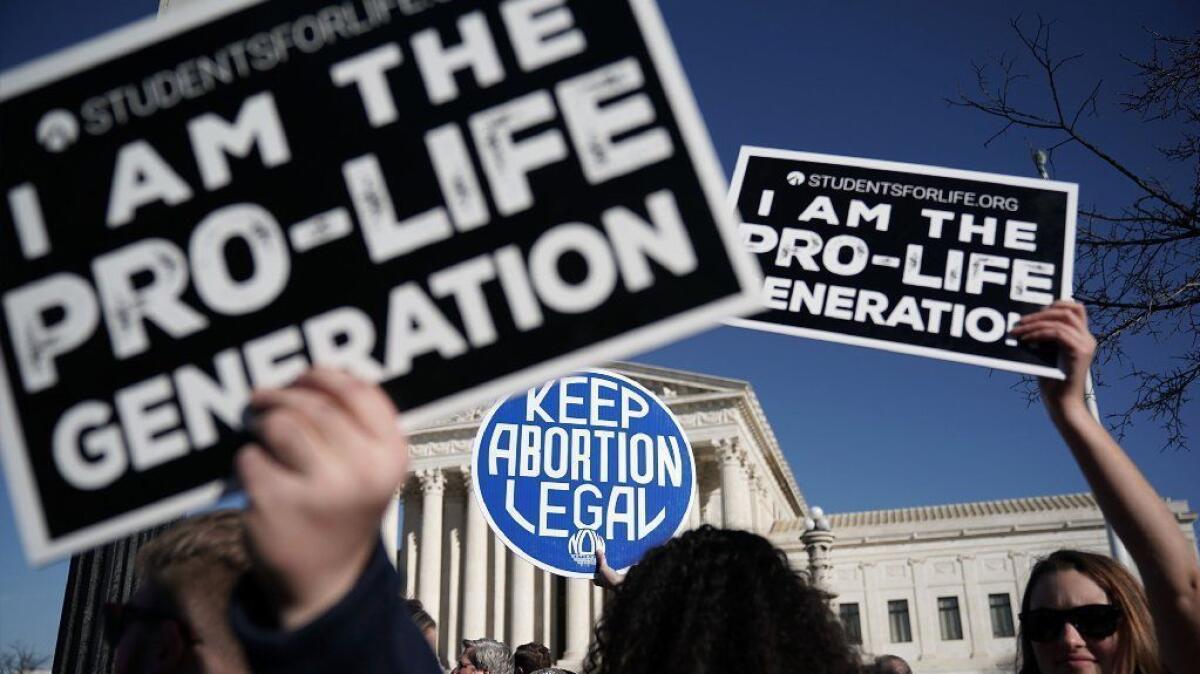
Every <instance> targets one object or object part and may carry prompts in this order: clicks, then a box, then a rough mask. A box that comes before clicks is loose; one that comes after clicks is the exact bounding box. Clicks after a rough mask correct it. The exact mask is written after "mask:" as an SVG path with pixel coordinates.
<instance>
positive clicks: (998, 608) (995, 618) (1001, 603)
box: [988, 592, 1017, 637]
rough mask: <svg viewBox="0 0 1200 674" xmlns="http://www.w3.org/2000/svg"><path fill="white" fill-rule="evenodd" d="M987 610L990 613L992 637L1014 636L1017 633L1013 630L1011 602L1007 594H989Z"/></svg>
mask: <svg viewBox="0 0 1200 674" xmlns="http://www.w3.org/2000/svg"><path fill="white" fill-rule="evenodd" d="M988 608H989V609H991V612H992V636H994V637H1011V636H1016V634H1017V632H1016V630H1014V629H1013V619H1012V601H1011V600H1010V599H1009V597H1008V593H1007V592H1003V593H1001V594H989V595H988Z"/></svg>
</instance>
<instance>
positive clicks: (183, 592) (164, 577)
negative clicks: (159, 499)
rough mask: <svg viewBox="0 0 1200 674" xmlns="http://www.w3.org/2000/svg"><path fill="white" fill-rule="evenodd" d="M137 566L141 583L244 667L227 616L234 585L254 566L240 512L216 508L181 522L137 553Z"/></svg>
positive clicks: (210, 642) (216, 649)
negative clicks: (149, 587)
mask: <svg viewBox="0 0 1200 674" xmlns="http://www.w3.org/2000/svg"><path fill="white" fill-rule="evenodd" d="M136 564H137V570H138V575H139V576H140V577H141V578H142V582H147V581H148V582H150V583H152V584H153V586H154V587H155V588H156V589H158V590H159V591H161V592H162V593H163V594H165V595H166V599H168V600H169V601H170V602H171V603H172V604H173V606H174V609H175V610H176V611H178V615H179V617H180V618H181V619H184V620H186V622H187V623H188V624H189V626H190V627H191V628H192V630H193V631H194V632H196V633H197V636H200V637H201V638H202V640H203V641H205V642H207V643H208V644H209V646H211V647H212V648H213V649H214V650H215V651H218V652H220V653H222V654H223V655H224V656H225V657H226V658H228V659H230V660H232V661H234V662H236V663H238V664H239V665H241V666H243V667H244V659H243V656H242V652H241V647H240V645H239V644H238V642H237V639H236V638H235V637H234V636H233V630H232V629H231V628H230V626H229V618H228V613H229V601H230V597H231V596H232V594H233V588H234V586H235V585H236V584H237V581H238V579H239V578H241V576H242V574H244V573H245V572H246V571H248V570H249V569H250V554H249V550H248V549H247V547H246V527H245V523H244V522H243V520H242V513H241V511H238V510H217V511H213V512H210V513H205V514H203V515H197V516H196V517H191V518H188V519H186V520H183V521H182V522H179V523H178V524H176V525H174V526H172V527H171V528H170V529H168V530H166V531H165V532H163V533H162V534H160V535H159V536H158V537H156V538H155V539H154V540H152V541H150V542H149V543H147V544H146V545H145V547H143V548H142V549H141V550H140V551H138V556H137V562H136ZM247 671H248V670H247Z"/></svg>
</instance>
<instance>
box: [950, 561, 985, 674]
mask: <svg viewBox="0 0 1200 674" xmlns="http://www.w3.org/2000/svg"><path fill="white" fill-rule="evenodd" d="M958 563H959V565H960V566H961V567H962V578H963V586H964V587H963V603H964V604H966V606H964V607H963V608H965V609H966V614H967V616H966V620H964V621H963V622H965V623H966V624H967V629H968V630H970V631H971V657H973V658H980V657H986V656H987V655H988V641H989V640H990V638H991V626H990V625H988V622H989V620H988V618H989V615H988V607H987V606H985V605H984V604H983V596H982V593H981V591H980V588H979V560H978V559H976V558H975V555H959V557H958Z"/></svg>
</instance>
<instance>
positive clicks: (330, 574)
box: [279, 546, 373, 632]
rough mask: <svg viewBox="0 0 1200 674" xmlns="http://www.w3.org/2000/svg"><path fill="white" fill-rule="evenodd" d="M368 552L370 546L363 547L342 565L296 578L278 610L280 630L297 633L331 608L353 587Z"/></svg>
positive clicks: (367, 556)
mask: <svg viewBox="0 0 1200 674" xmlns="http://www.w3.org/2000/svg"><path fill="white" fill-rule="evenodd" d="M372 552H373V547H372V546H365V547H364V548H362V549H360V550H358V551H357V552H356V553H355V554H354V556H352V557H350V558H348V560H347V561H346V562H345V563H343V564H338V565H336V566H334V567H332V568H330V569H328V570H324V571H321V572H316V573H312V574H306V577H305V578H303V579H300V578H297V583H296V587H294V588H293V592H291V593H290V595H291V598H290V600H289V601H286V602H284V603H283V604H282V605H281V606H280V608H279V622H280V625H281V626H282V627H283V629H284V630H286V631H289V632H291V631H294V630H297V629H300V628H301V627H304V626H305V625H308V624H309V623H311V622H312V621H314V620H316V619H317V618H318V617H319V616H320V615H322V614H323V613H325V612H326V611H328V610H329V609H330V608H333V606H334V605H335V604H337V603H338V602H339V601H341V600H342V598H343V597H345V596H346V595H347V594H349V592H350V590H351V589H352V588H353V587H354V584H355V583H356V582H357V581H358V578H359V576H361V575H362V573H363V570H364V569H366V567H367V563H368V562H369V561H370V558H371V553H372Z"/></svg>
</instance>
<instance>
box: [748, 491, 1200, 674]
mask: <svg viewBox="0 0 1200 674" xmlns="http://www.w3.org/2000/svg"><path fill="white" fill-rule="evenodd" d="M1168 506H1169V507H1170V509H1171V511H1172V512H1173V513H1174V514H1175V517H1176V520H1177V521H1178V522H1179V526H1180V528H1181V529H1182V530H1183V532H1184V535H1185V536H1187V537H1188V539H1189V540H1190V541H1191V542H1192V548H1193V549H1195V547H1196V537H1195V531H1194V527H1193V525H1194V523H1195V521H1196V513H1194V512H1191V511H1190V509H1189V507H1188V504H1187V502H1186V501H1183V502H1178V501H1177V502H1169V503H1168ZM828 519H829V523H830V525H831V529H832V531H833V533H834V536H835V542H834V544H833V546H832V548H831V550H830V552H829V558H828V569H827V571H826V574H825V576H826V585H827V587H828V589H829V590H830V591H831V592H833V593H834V594H836V595H837V596H836V598H835V599H834V601H833V603H834V609H835V610H836V611H837V612H838V613H839V615H840V616H841V618H842V622H843V624H844V625H845V626H846V628H847V632H848V634H850V635H851V637H857V641H858V642H859V643H860V644H861V648H862V650H863V652H864V653H868V654H884V653H892V654H895V655H899V656H901V657H903V658H904V659H906V660H908V661H909V662H910V663H912V665H913V669H914V671H918V672H922V673H924V672H937V673H944V674H993V673H994V674H1000V673H1004V674H1012V673H1013V672H1015V671H1016V670H1015V668H1014V657H1015V654H1016V638H1015V632H1016V626H1017V613H1018V612H1019V611H1020V602H1021V597H1022V595H1023V594H1024V592H1025V582H1026V580H1027V579H1028V577H1029V570H1030V568H1031V567H1032V565H1033V564H1034V563H1035V562H1036V561H1037V559H1038V558H1040V557H1044V556H1045V555H1047V554H1049V553H1050V552H1053V551H1054V550H1058V549H1060V548H1074V549H1078V550H1086V551H1089V552H1096V553H1099V554H1105V555H1107V554H1109V550H1110V548H1109V541H1108V534H1107V530H1106V527H1105V524H1104V518H1103V516H1102V515H1101V512H1100V509H1099V507H1097V505H1096V502H1095V500H1094V499H1093V498H1092V496H1091V495H1090V494H1066V495H1059V496H1040V497H1033V498H1022V499H1008V500H1001V501H985V502H978V503H956V504H949V505H939V506H929V507H920V508H902V509H896V510H877V511H868V512H856V513H840V514H833V515H830V516H829V517H828ZM803 532H804V523H803V522H801V521H791V522H778V523H776V525H775V526H774V528H773V529H772V531H771V534H770V536H769V537H770V538H771V540H772V541H773V542H774V543H775V544H776V545H779V546H780V547H782V548H783V549H784V550H785V551H786V552H787V553H788V558H789V559H790V560H792V563H793V564H794V565H795V566H796V567H797V568H804V567H805V566H806V565H807V564H808V555H807V554H806V551H805V550H804V546H803V544H802V543H801V541H800V536H801V535H802V534H803Z"/></svg>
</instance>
